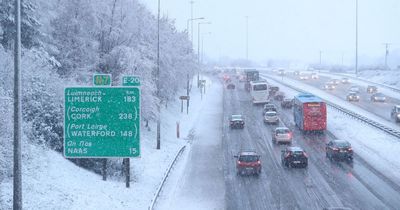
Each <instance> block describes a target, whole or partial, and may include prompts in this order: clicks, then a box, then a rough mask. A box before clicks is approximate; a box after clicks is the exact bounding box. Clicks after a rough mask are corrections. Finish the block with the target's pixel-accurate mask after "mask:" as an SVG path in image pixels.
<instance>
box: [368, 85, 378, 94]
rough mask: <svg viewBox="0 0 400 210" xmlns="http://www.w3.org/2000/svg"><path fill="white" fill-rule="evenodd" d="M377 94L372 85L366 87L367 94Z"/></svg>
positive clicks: (376, 88) (375, 88)
mask: <svg viewBox="0 0 400 210" xmlns="http://www.w3.org/2000/svg"><path fill="white" fill-rule="evenodd" d="M377 92H378V87H376V86H374V85H368V86H367V93H377Z"/></svg>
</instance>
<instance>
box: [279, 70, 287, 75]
mask: <svg viewBox="0 0 400 210" xmlns="http://www.w3.org/2000/svg"><path fill="white" fill-rule="evenodd" d="M285 74H286V72H285V70H284V69H279V70H278V75H280V76H284V75H285Z"/></svg>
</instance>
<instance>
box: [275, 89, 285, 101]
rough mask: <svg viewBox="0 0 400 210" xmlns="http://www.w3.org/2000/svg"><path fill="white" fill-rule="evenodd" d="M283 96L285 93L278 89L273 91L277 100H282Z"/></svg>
mask: <svg viewBox="0 0 400 210" xmlns="http://www.w3.org/2000/svg"><path fill="white" fill-rule="evenodd" d="M284 98H285V93H284V92H281V91H278V92H276V93H275V96H274V99H275V100H277V101H282V100H283V99H284Z"/></svg>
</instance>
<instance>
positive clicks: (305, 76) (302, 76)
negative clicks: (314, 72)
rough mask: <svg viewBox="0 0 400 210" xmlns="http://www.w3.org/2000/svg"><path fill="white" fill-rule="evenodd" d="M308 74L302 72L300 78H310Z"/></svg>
mask: <svg viewBox="0 0 400 210" xmlns="http://www.w3.org/2000/svg"><path fill="white" fill-rule="evenodd" d="M308 78H309V77H308V75H307V74H300V76H299V79H301V80H308Z"/></svg>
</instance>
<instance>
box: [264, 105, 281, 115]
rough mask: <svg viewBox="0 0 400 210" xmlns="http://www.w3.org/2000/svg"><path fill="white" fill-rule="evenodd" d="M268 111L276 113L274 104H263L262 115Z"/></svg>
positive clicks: (276, 109)
mask: <svg viewBox="0 0 400 210" xmlns="http://www.w3.org/2000/svg"><path fill="white" fill-rule="evenodd" d="M269 111H273V112H278V108H277V107H276V106H275V104H265V105H264V108H263V114H264V113H265V112H269Z"/></svg>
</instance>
